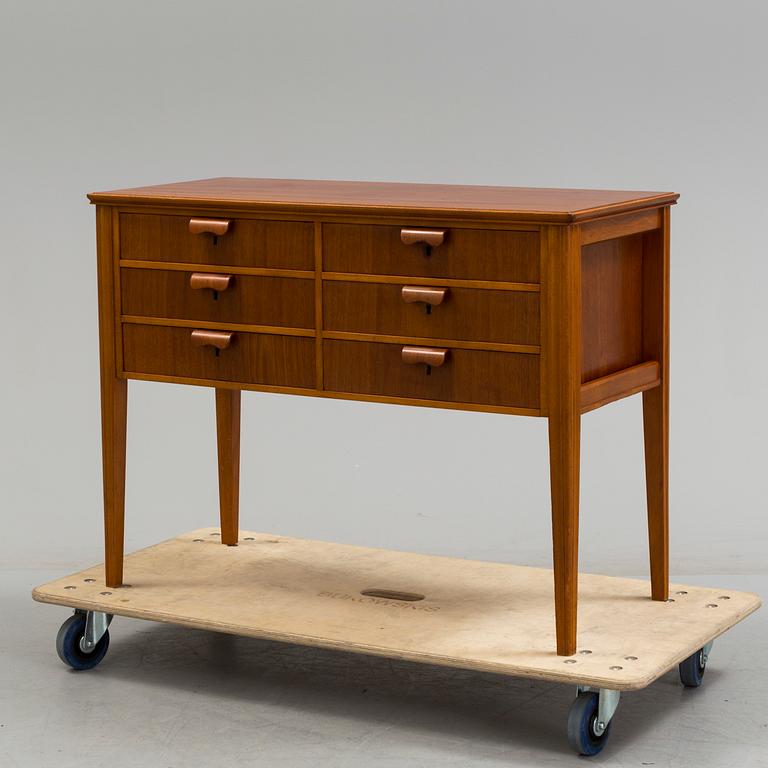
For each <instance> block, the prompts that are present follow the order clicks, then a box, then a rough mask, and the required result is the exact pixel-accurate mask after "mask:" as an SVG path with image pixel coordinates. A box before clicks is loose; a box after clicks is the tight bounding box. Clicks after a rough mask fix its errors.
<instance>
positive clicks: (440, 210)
mask: <svg viewBox="0 0 768 768" xmlns="http://www.w3.org/2000/svg"><path fill="white" fill-rule="evenodd" d="M88 198H89V199H90V200H91V202H93V203H100V204H112V205H115V204H120V205H142V204H144V205H147V204H153V205H170V206H178V207H183V206H189V205H190V204H195V205H199V206H206V207H214V208H225V207H233V208H238V209H245V210H254V211H258V210H278V211H279V210H285V209H288V208H290V209H291V210H292V211H296V210H301V211H307V212H315V213H335V214H338V213H347V214H351V215H355V214H357V215H360V214H376V215H386V214H397V213H400V212H411V213H413V212H419V213H422V214H424V213H426V214H431V215H435V216H440V215H451V216H456V215H462V216H467V217H474V218H477V217H480V218H500V219H504V220H506V221H531V222H537V221H541V222H558V223H570V222H578V221H585V220H589V219H594V218H600V217H603V216H610V215H612V214H616V213H626V212H628V211H635V210H640V209H643V208H652V207H657V206H661V205H672V204H674V202H675V201H676V200H677V198H678V195H677V194H676V193H674V192H628V191H617V190H604V189H545V188H535V187H484V186H455V185H447V184H402V183H392V182H362V181H308V180H302V179H248V178H237V177H221V178H214V179H199V180H197V181H183V182H178V183H175V184H158V185H155V186H149V187H134V188H132V189H117V190H112V191H107V192H93V193H91V194H90V195H88Z"/></svg>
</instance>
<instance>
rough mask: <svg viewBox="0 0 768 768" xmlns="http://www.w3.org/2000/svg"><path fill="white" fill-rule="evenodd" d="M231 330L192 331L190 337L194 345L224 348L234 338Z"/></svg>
mask: <svg viewBox="0 0 768 768" xmlns="http://www.w3.org/2000/svg"><path fill="white" fill-rule="evenodd" d="M234 337H235V334H234V333H232V332H231V331H192V333H191V334H190V339H192V344H193V345H194V346H195V347H215V348H216V349H226V348H227V347H228V346H229V345H230V344H231V343H232V339H234Z"/></svg>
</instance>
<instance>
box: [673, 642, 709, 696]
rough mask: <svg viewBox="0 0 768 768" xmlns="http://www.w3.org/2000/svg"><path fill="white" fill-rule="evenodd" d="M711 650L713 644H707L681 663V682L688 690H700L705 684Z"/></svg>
mask: <svg viewBox="0 0 768 768" xmlns="http://www.w3.org/2000/svg"><path fill="white" fill-rule="evenodd" d="M713 642H714V641H713ZM711 650H712V643H707V644H706V645H705V646H704V647H703V648H700V649H699V650H698V651H696V653H694V654H692V655H691V656H689V657H688V658H687V659H685V661H681V662H680V666H679V669H680V682H681V683H682V684H683V685H684V686H685V687H686V688H698V687H699V686H700V685H701V684H702V683H703V682H704V671H705V670H706V668H707V661H708V660H709V653H710V651H711Z"/></svg>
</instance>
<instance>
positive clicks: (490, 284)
mask: <svg viewBox="0 0 768 768" xmlns="http://www.w3.org/2000/svg"><path fill="white" fill-rule="evenodd" d="M322 278H323V280H342V281H345V282H352V283H406V284H408V285H445V286H448V287H449V288H479V289H481V290H491V291H530V292H536V293H538V292H539V291H540V290H541V288H540V286H539V284H538V283H508V282H494V281H492V280H456V279H453V278H448V277H445V278H443V277H413V276H409V275H374V274H360V273H357V272H323V274H322Z"/></svg>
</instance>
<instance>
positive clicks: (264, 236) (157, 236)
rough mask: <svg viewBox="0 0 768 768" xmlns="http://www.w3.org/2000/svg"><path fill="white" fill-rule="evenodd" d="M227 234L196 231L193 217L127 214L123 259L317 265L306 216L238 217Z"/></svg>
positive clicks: (122, 236) (311, 267) (279, 266)
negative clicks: (289, 218)
mask: <svg viewBox="0 0 768 768" xmlns="http://www.w3.org/2000/svg"><path fill="white" fill-rule="evenodd" d="M215 221H228V222H229V226H228V228H227V232H226V234H223V235H220V236H216V237H215V238H214V236H213V235H211V234H207V233H202V234H192V233H191V232H190V229H189V222H190V217H189V216H170V215H169V216H166V215H163V214H145V213H123V214H121V215H120V258H122V259H135V260H139V261H172V262H178V263H182V264H215V265H232V266H239V267H266V268H272V269H305V270H314V268H315V261H314V225H313V224H312V223H311V222H304V221H266V220H262V219H235V218H230V217H225V216H222V217H217V218H216V219H215Z"/></svg>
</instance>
